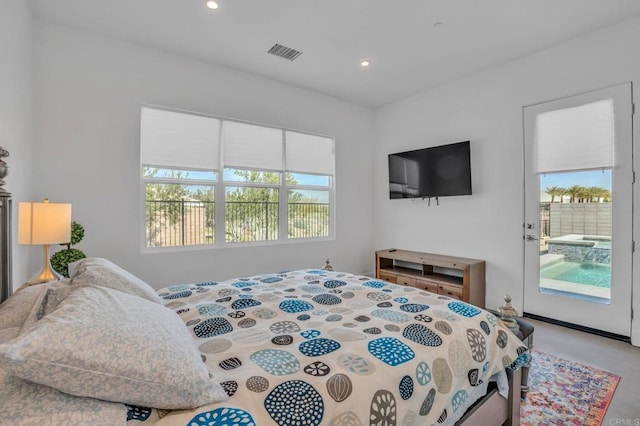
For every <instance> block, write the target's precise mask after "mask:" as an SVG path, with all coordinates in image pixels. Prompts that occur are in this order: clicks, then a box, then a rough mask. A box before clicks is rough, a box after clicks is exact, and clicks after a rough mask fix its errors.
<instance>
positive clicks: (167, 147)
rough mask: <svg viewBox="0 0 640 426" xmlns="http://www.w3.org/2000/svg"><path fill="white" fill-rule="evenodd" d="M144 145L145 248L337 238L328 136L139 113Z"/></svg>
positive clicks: (145, 111) (200, 117) (147, 111)
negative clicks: (333, 230) (333, 236)
mask: <svg viewBox="0 0 640 426" xmlns="http://www.w3.org/2000/svg"><path fill="white" fill-rule="evenodd" d="M140 141H141V142H140V147H141V156H140V158H141V182H142V186H143V191H142V192H143V196H144V212H145V214H144V241H145V243H144V245H145V247H147V248H151V247H176V246H196V245H198V246H211V245H215V246H224V245H229V244H246V243H268V242H271V243H273V242H283V241H298V240H301V239H309V238H315V239H324V238H331V237H332V235H333V232H332V229H333V227H334V224H333V220H332V217H333V199H334V148H333V147H334V142H333V139H331V138H327V137H324V136H316V135H309V134H305V133H300V132H294V131H290V130H286V129H277V128H273V127H268V126H260V125H256V124H250V123H243V122H239V121H232V120H227V119H220V118H217V117H211V116H205V115H198V114H193V113H186V112H181V111H172V110H166V109H158V108H151V107H143V108H142V120H141V139H140ZM216 205H217V206H218V207H217V208H216ZM216 225H219V226H216Z"/></svg>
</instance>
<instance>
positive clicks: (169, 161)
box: [140, 107, 220, 170]
mask: <svg viewBox="0 0 640 426" xmlns="http://www.w3.org/2000/svg"><path fill="white" fill-rule="evenodd" d="M140 138H141V142H140V147H141V153H140V156H141V162H142V165H145V166H156V167H166V168H171V169H198V170H217V169H218V168H219V167H220V158H219V157H220V154H219V152H220V120H218V119H215V118H212V117H205V116H201V115H194V114H186V113H181V112H175V111H166V110H161V109H155V108H147V107H143V108H142V122H141V132H140Z"/></svg>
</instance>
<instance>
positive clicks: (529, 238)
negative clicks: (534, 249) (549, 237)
mask: <svg viewBox="0 0 640 426" xmlns="http://www.w3.org/2000/svg"><path fill="white" fill-rule="evenodd" d="M524 239H525V240H527V241H539V238H536V237H534V236H533V235H531V234H527V235H526V236H525V237H524Z"/></svg>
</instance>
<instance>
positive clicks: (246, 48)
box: [30, 0, 640, 107]
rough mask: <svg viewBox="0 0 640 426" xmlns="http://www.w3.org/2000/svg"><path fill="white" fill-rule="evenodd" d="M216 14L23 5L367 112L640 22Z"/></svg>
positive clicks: (468, 9)
mask: <svg viewBox="0 0 640 426" xmlns="http://www.w3.org/2000/svg"><path fill="white" fill-rule="evenodd" d="M218 3H219V5H220V7H219V8H218V10H215V11H213V10H210V9H208V8H207V7H205V0H108V1H105V0H30V5H31V8H32V11H33V13H34V15H35V16H36V17H38V18H40V19H43V20H48V21H54V22H57V23H62V24H66V25H69V26H73V27H77V28H82V29H86V30H89V31H93V32H96V33H100V34H104V35H107V36H111V37H115V38H118V39H123V40H128V41H132V42H136V43H140V44H143V45H147V46H151V47H156V48H160V49H163V50H167V51H172V52H177V53H180V54H184V55H188V56H192V57H195V58H198V59H201V60H204V61H207V62H211V63H215V64H218V65H222V66H226V67H230V68H233V69H236V70H241V71H245V72H248V73H252V74H257V75H261V76H264V77H268V78H271V79H274V80H278V81H281V82H285V83H288V84H292V85H295V86H299V87H303V88H306V89H310V90H313V91H316V92H320V93H324V94H327V95H330V96H334V97H338V98H342V99H345V100H348V101H351V102H354V103H357V104H360V105H364V106H369V107H378V106H381V105H385V104H388V103H391V102H394V101H396V100H399V99H402V98H404V97H407V96H410V95H412V94H415V93H417V92H420V91H423V90H426V89H429V88H431V87H434V86H437V85H439V84H442V83H444V82H447V81H451V80H454V79H457V78H460V77H462V76H465V75H468V74H472V73H474V72H477V71H479V70H482V69H484V68H487V67H491V66H494V65H497V64H500V63H504V62H506V61H509V60H513V59H515V58H518V57H521V56H524V55H527V54H530V53H532V52H535V51H538V50H541V49H544V48H546V47H548V46H551V45H554V44H557V43H560V42H563V41H565V40H569V39H571V38H574V37H576V36H578V35H580V34H584V33H587V32H591V31H594V30H597V29H599V28H602V27H605V26H608V25H611V24H614V23H617V22H620V21H623V20H626V19H629V18H631V17H633V16H636V15H640V1H636V0H560V1H559V0H387V1H383V0H323V1H312V0H218ZM436 22H442V23H444V24H443V25H436V26H434V24H435V23H436ZM275 43H280V44H283V45H285V46H288V47H292V48H294V49H297V50H301V51H302V52H303V53H302V55H300V57H298V58H297V59H296V60H295V61H293V62H291V61H289V60H286V59H282V58H278V57H275V56H272V55H268V54H267V53H266V52H267V50H268V49H269V48H270V47H271V46H272V45H273V44H275ZM365 59H366V60H368V61H370V62H371V65H370V66H369V67H368V68H366V69H365V68H362V67H361V66H360V62H361V61H363V60H365Z"/></svg>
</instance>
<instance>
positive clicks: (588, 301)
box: [524, 84, 633, 336]
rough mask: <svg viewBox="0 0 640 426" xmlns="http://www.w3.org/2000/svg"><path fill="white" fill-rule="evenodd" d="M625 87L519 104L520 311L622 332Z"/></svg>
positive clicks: (626, 327)
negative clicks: (521, 187) (522, 208)
mask: <svg viewBox="0 0 640 426" xmlns="http://www.w3.org/2000/svg"><path fill="white" fill-rule="evenodd" d="M631 116H632V108H631V84H624V85H619V86H615V87H611V88H607V89H603V90H598V91H594V92H589V93H585V94H581V95H577V96H571V97H568V98H563V99H559V100H555V101H550V102H545V103H542V104H537V105H532V106H528V107H525V108H524V132H525V134H524V136H525V140H524V144H525V146H524V155H525V158H524V160H525V161H524V170H525V223H524V239H525V243H524V250H525V253H524V258H525V270H524V275H525V289H524V296H525V298H524V310H525V312H527V313H531V314H535V315H540V316H543V317H547V318H551V319H555V320H559V321H563V322H568V323H572V324H576V325H581V326H585V327H589V328H593V329H597V330H602V331H606V332H609V333H614V334H618V335H622V336H630V331H631V287H632V281H631V278H632V274H631V268H632V263H631V256H632V243H633V242H632V196H633V194H632V183H633V169H632V154H633V149H632V117H631Z"/></svg>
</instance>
